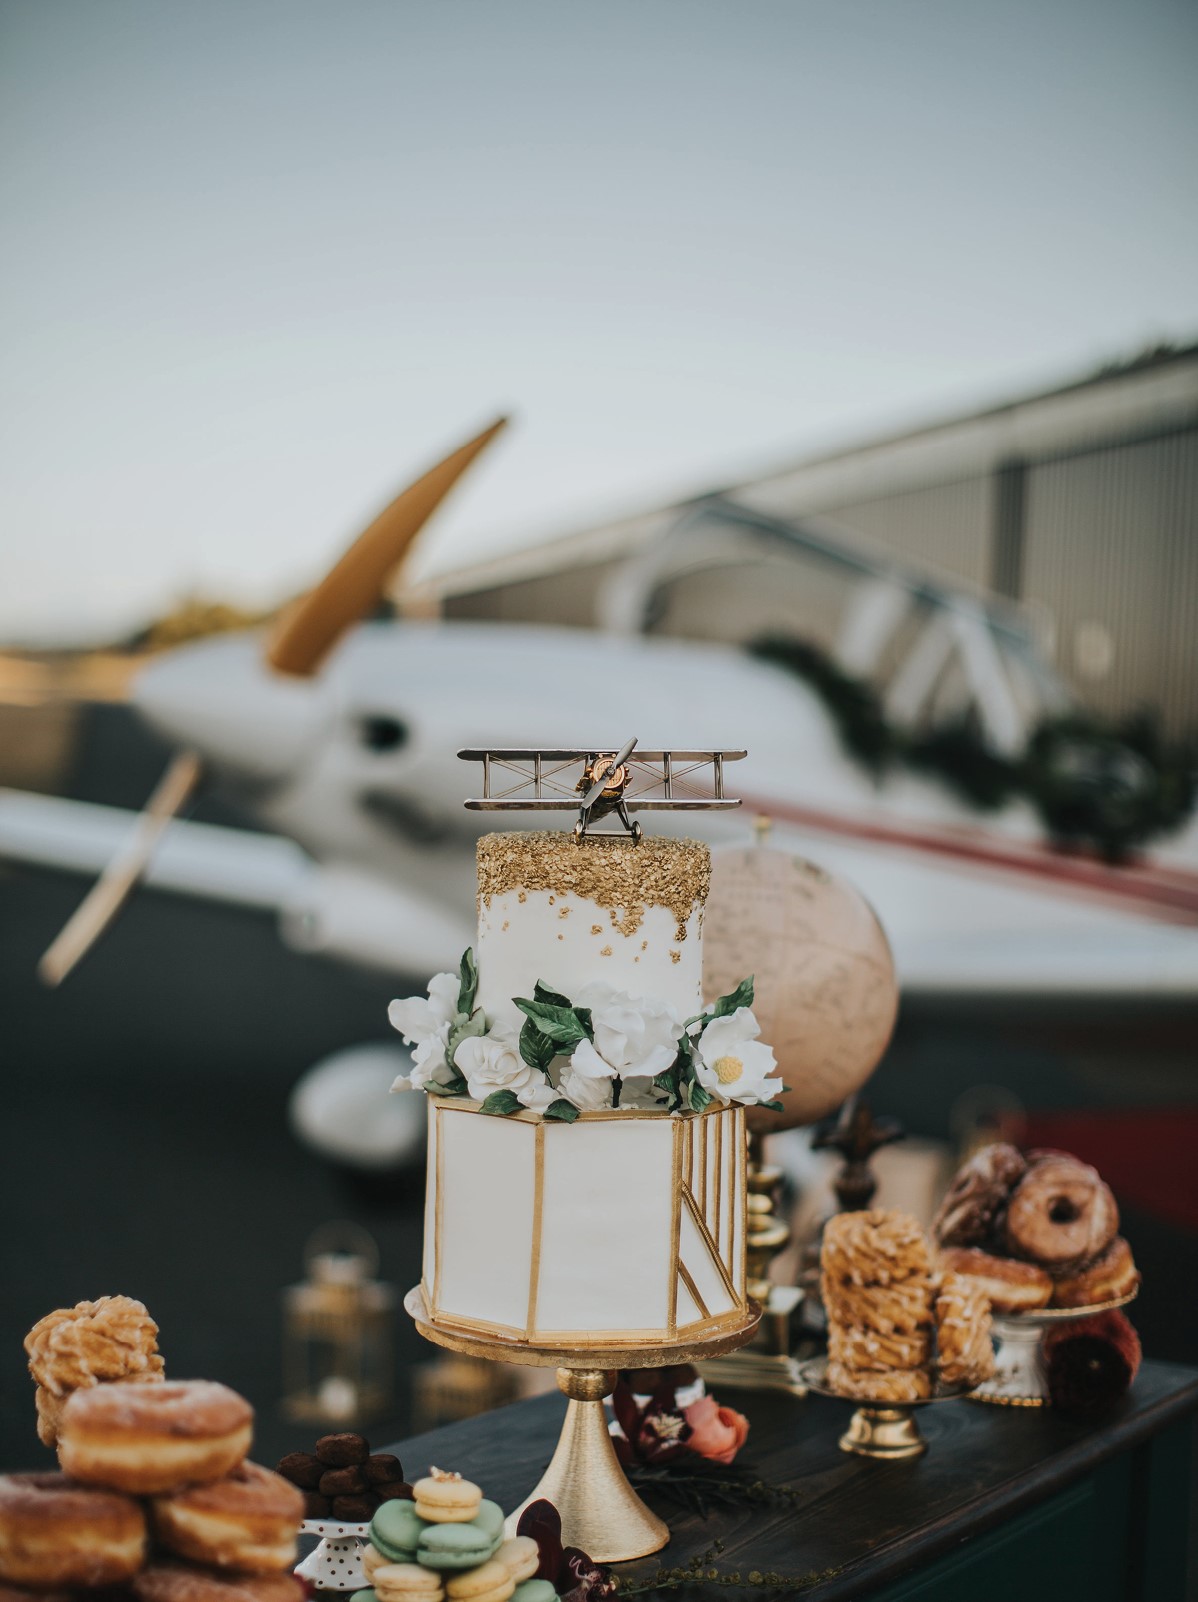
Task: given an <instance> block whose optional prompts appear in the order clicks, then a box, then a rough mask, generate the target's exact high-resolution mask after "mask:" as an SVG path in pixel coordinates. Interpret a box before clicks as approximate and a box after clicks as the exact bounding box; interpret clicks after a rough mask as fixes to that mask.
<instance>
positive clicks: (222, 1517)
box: [151, 1463, 304, 1574]
mask: <svg viewBox="0 0 1198 1602" xmlns="http://www.w3.org/2000/svg"><path fill="white" fill-rule="evenodd" d="M151 1515H152V1518H153V1522H154V1534H155V1536H156V1538H157V1540H158V1543H159V1545H161V1546H164V1547H165V1548H166V1549H167V1551H168V1552H172V1553H174V1554H175V1556H177V1557H184V1558H190V1559H191V1560H192V1561H193V1562H195V1563H208V1564H211V1565H212V1567H214V1568H218V1569H240V1570H243V1571H245V1572H247V1573H251V1574H269V1573H271V1572H272V1571H274V1570H277V1569H286V1568H290V1567H291V1566H292V1565H293V1564H294V1563H295V1560H296V1537H297V1535H298V1533H299V1525H300V1520H301V1519H302V1518H303V1516H304V1493H303V1492H302V1491H300V1490H299V1489H298V1488H297V1487H296V1486H294V1485H290V1484H288V1482H287V1481H286V1480H285V1479H283V1478H282V1476H281V1475H279V1474H272V1473H271V1471H270V1470H269V1469H267V1468H262V1467H261V1466H260V1465H259V1464H257V1463H242V1464H241V1466H240V1467H239V1468H237V1469H234V1471H233V1473H232V1474H230V1475H229V1476H228V1478H227V1479H223V1480H214V1481H212V1482H211V1483H210V1484H208V1485H193V1486H191V1487H190V1488H189V1489H188V1490H186V1491H177V1492H176V1493H175V1494H174V1495H173V1496H159V1497H155V1498H154V1500H153V1502H152V1503H151Z"/></svg>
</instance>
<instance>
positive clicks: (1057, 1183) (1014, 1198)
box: [1006, 1155, 1119, 1275]
mask: <svg viewBox="0 0 1198 1602" xmlns="http://www.w3.org/2000/svg"><path fill="white" fill-rule="evenodd" d="M1118 1229H1119V1209H1118V1207H1117V1206H1116V1205H1115V1198H1114V1196H1112V1195H1111V1192H1110V1188H1109V1187H1108V1186H1107V1185H1104V1184H1103V1182H1102V1180H1101V1179H1100V1178H1099V1176H1098V1174H1097V1173H1096V1172H1095V1170H1094V1169H1093V1168H1090V1167H1087V1165H1086V1164H1085V1163H1079V1162H1078V1160H1077V1159H1076V1158H1075V1157H1058V1156H1055V1155H1053V1156H1047V1157H1045V1158H1043V1159H1042V1160H1040V1161H1038V1162H1035V1163H1033V1165H1032V1166H1031V1167H1030V1168H1029V1169H1028V1171H1027V1173H1026V1174H1025V1175H1024V1177H1023V1178H1022V1179H1021V1180H1020V1181H1019V1183H1018V1185H1016V1187H1015V1189H1014V1191H1013V1193H1012V1195H1011V1199H1010V1201H1009V1202H1008V1203H1007V1221H1006V1241H1007V1246H1008V1248H1009V1250H1010V1251H1011V1253H1012V1255H1013V1256H1015V1257H1023V1258H1026V1259H1027V1260H1028V1261H1029V1262H1032V1263H1039V1264H1040V1265H1041V1267H1043V1268H1047V1269H1048V1270H1049V1271H1050V1272H1051V1273H1053V1274H1057V1275H1068V1274H1071V1273H1073V1272H1076V1270H1077V1269H1078V1268H1079V1267H1080V1266H1081V1265H1082V1264H1083V1263H1087V1262H1091V1261H1092V1260H1093V1259H1094V1258H1095V1257H1098V1256H1100V1255H1101V1254H1102V1253H1103V1252H1104V1251H1106V1249H1107V1247H1108V1246H1109V1245H1110V1244H1111V1242H1112V1240H1114V1238H1115V1235H1116V1233H1117V1232H1118Z"/></svg>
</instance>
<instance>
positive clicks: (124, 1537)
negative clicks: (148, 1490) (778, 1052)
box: [0, 1471, 146, 1590]
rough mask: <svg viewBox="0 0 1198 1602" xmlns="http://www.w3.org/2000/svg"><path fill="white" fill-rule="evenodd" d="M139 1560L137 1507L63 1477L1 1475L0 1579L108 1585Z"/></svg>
mask: <svg viewBox="0 0 1198 1602" xmlns="http://www.w3.org/2000/svg"><path fill="white" fill-rule="evenodd" d="M145 1555H146V1520H145V1515H144V1513H143V1512H142V1510H141V1508H140V1507H138V1505H137V1503H136V1502H133V1501H130V1499H129V1498H128V1497H127V1496H121V1495H120V1494H119V1493H118V1492H116V1491H100V1490H96V1489H95V1488H94V1487H92V1486H89V1485H79V1484H77V1483H76V1482H75V1481H73V1480H70V1479H68V1478H67V1476H66V1475H65V1474H59V1473H57V1472H53V1471H52V1472H50V1473H46V1474H5V1475H3V1476H0V1580H4V1581H7V1582H8V1583H9V1584H10V1585H17V1586H25V1585H28V1586H32V1587H33V1588H34V1589H41V1590H49V1589H51V1588H52V1587H54V1586H68V1587H69V1586H93V1585H115V1584H118V1583H119V1582H120V1581H122V1580H127V1579H128V1578H129V1577H130V1575H132V1574H136V1573H137V1571H138V1569H139V1568H140V1567H141V1565H142V1563H143V1562H144V1561H145Z"/></svg>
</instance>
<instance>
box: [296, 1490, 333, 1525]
mask: <svg viewBox="0 0 1198 1602" xmlns="http://www.w3.org/2000/svg"><path fill="white" fill-rule="evenodd" d="M300 1495H301V1496H302V1497H303V1499H304V1517H305V1518H306V1519H327V1518H329V1517H330V1516H331V1515H332V1512H333V1504H332V1502H330V1501H329V1499H328V1497H327V1496H321V1494H320V1492H319V1491H301V1492H300Z"/></svg>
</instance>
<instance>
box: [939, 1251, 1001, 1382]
mask: <svg viewBox="0 0 1198 1602" xmlns="http://www.w3.org/2000/svg"><path fill="white" fill-rule="evenodd" d="M936 1344H937V1352H938V1362H939V1368H940V1378H941V1379H942V1380H944V1381H945V1383H946V1384H948V1385H968V1386H970V1387H973V1386H975V1385H980V1384H981V1383H982V1381H983V1380H986V1379H989V1378H990V1376H991V1375H992V1374H993V1373H994V1348H993V1346H992V1345H991V1344H990V1303H989V1300H988V1298H987V1296H986V1292H985V1289H984V1287H983V1286H982V1285H980V1284H979V1283H978V1281H977V1280H974V1279H967V1278H966V1277H965V1275H964V1274H954V1273H951V1272H950V1273H947V1274H945V1275H944V1277H943V1279H942V1280H941V1282H940V1291H939V1294H938V1295H937V1297H936Z"/></svg>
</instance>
